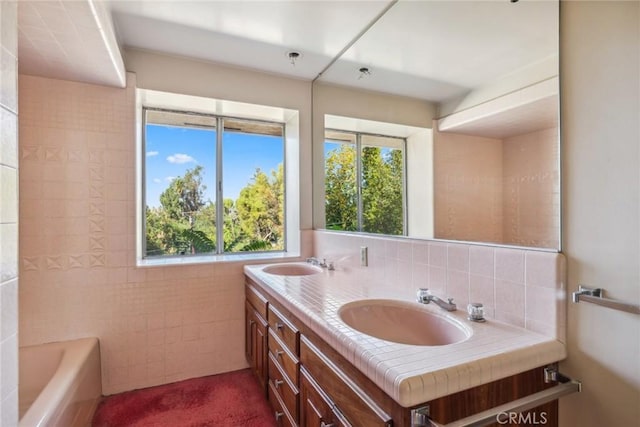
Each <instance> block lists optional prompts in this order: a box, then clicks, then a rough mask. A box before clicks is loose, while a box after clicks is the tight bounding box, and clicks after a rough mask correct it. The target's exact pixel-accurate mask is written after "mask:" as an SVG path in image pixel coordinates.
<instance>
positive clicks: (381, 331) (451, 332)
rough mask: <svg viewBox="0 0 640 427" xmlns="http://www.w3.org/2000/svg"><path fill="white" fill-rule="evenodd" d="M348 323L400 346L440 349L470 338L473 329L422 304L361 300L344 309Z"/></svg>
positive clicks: (341, 315) (342, 310) (360, 330)
mask: <svg viewBox="0 0 640 427" xmlns="http://www.w3.org/2000/svg"><path fill="white" fill-rule="evenodd" d="M338 315H339V316H340V318H341V319H342V321H343V322H344V323H346V324H347V325H349V326H350V327H352V328H353V329H355V330H357V331H359V332H362V333H363V334H367V335H370V336H372V337H376V338H380V339H382V340H385V341H392V342H396V343H400V344H411V345H425V346H437V345H447V344H455V343H458V342H461V341H464V340H466V339H468V338H469V337H470V336H471V329H470V328H468V327H466V326H465V325H464V324H462V323H458V322H457V321H455V320H453V319H449V318H447V317H445V316H442V315H438V314H434V313H432V312H431V311H429V310H427V309H426V307H423V306H421V305H420V304H418V303H411V302H405V301H398V300H390V299H379V300H360V301H354V302H351V303H347V304H345V305H343V306H342V307H340V309H339V310H338Z"/></svg>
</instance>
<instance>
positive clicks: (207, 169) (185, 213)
mask: <svg viewBox="0 0 640 427" xmlns="http://www.w3.org/2000/svg"><path fill="white" fill-rule="evenodd" d="M215 124H216V121H215V118H213V117H207V116H198V115H193V114H183V113H173V112H164V111H157V110H146V125H145V141H144V147H145V162H144V163H145V169H144V170H145V177H144V178H145V228H146V230H145V231H146V250H145V256H159V255H189V254H198V253H210V252H214V251H215V245H216V239H215V236H216V231H215V187H214V186H213V185H210V184H209V183H215V164H216V151H215V144H216V129H215Z"/></svg>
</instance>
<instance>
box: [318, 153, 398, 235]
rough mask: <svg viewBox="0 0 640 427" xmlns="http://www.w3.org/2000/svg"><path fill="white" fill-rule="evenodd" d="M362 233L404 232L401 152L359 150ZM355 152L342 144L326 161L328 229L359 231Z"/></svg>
mask: <svg viewBox="0 0 640 427" xmlns="http://www.w3.org/2000/svg"><path fill="white" fill-rule="evenodd" d="M361 162H362V181H361V186H362V194H361V197H362V229H361V230H360V231H366V232H369V233H381V234H394V235H399V234H403V232H404V227H403V223H404V215H403V188H404V186H403V164H404V159H403V156H402V151H401V150H397V149H389V148H381V147H375V146H365V147H363V148H362V154H361ZM356 180H357V177H356V150H355V147H354V146H353V145H349V144H343V145H341V146H340V147H339V148H337V149H334V150H331V151H329V152H328V153H327V157H326V160H325V218H326V226H327V228H329V229H335V230H346V231H355V230H358V196H357V186H356Z"/></svg>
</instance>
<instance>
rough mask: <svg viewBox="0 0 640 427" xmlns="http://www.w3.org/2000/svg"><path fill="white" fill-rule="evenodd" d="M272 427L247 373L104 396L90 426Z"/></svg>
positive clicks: (264, 402) (271, 419)
mask: <svg viewBox="0 0 640 427" xmlns="http://www.w3.org/2000/svg"><path fill="white" fill-rule="evenodd" d="M142 426H145V427H151V426H154V427H165V426H166V427H213V426H215V427H226V426H229V427H233V426H247V427H272V426H273V427H275V426H276V422H275V419H274V417H273V412H272V411H271V409H270V406H269V404H268V403H267V400H266V398H265V397H264V394H263V392H262V390H261V389H260V386H259V385H258V382H257V380H256V379H255V377H254V376H253V374H252V373H251V371H250V370H249V369H244V370H241V371H235V372H229V373H226V374H220V375H212V376H209V377H203V378H194V379H191V380H186V381H180V382H177V383H173V384H166V385H161V386H157V387H151V388H146V389H142V390H134V391H129V392H125V393H121V394H116V395H113V396H107V397H106V398H105V399H104V400H103V401H102V402H101V403H100V405H99V406H98V409H97V410H96V413H95V415H94V417H93V427H142Z"/></svg>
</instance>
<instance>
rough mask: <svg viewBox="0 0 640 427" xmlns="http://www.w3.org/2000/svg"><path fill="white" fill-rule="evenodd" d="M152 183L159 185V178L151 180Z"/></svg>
mask: <svg viewBox="0 0 640 427" xmlns="http://www.w3.org/2000/svg"><path fill="white" fill-rule="evenodd" d="M153 182H155V183H156V184H160V183H161V182H162V180H161V179H160V178H153Z"/></svg>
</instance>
